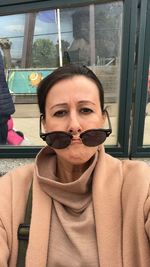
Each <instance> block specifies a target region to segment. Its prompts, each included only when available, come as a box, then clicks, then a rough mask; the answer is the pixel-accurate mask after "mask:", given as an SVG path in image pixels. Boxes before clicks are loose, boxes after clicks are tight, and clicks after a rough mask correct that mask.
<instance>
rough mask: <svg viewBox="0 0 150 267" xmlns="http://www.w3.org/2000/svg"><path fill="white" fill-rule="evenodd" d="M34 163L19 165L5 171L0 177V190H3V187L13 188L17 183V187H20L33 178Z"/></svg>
mask: <svg viewBox="0 0 150 267" xmlns="http://www.w3.org/2000/svg"><path fill="white" fill-rule="evenodd" d="M33 172H34V164H33V163H30V164H26V165H23V166H19V167H17V168H15V169H12V170H11V171H9V172H7V173H6V174H5V175H3V176H2V177H0V192H3V190H4V189H5V188H7V190H8V188H9V187H11V188H12V189H13V188H14V185H15V184H17V188H19V187H20V186H21V187H22V186H23V185H25V184H28V183H30V181H31V180H32V178H33Z"/></svg>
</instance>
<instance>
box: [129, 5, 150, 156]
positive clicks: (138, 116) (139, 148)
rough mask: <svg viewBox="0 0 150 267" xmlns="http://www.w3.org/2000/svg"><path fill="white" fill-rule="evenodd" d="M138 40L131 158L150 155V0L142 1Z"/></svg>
mask: <svg viewBox="0 0 150 267" xmlns="http://www.w3.org/2000/svg"><path fill="white" fill-rule="evenodd" d="M138 40H139V41H138V46H137V50H138V51H137V55H138V58H137V70H136V79H135V84H136V86H135V105H134V107H133V114H134V117H133V127H132V137H131V153H130V157H131V158H133V157H150V144H149V146H143V135H144V122H145V103H146V98H147V77H148V69H149V62H150V1H148V0H141V3H140V28H139V38H138ZM143 40H144V41H143Z"/></svg>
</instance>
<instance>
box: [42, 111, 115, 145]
mask: <svg viewBox="0 0 150 267" xmlns="http://www.w3.org/2000/svg"><path fill="white" fill-rule="evenodd" d="M105 113H106V115H107V119H108V127H109V128H108V129H90V130H87V131H85V132H83V133H81V134H80V136H79V137H80V139H81V140H82V143H83V144H84V145H86V146H89V147H94V146H98V145H100V144H102V143H103V142H104V141H105V140H106V138H107V137H108V136H109V135H110V134H111V133H112V127H111V122H110V119H109V115H108V112H107V110H105ZM42 119H43V114H41V115H40V137H41V138H42V139H43V141H45V142H46V143H47V145H49V146H50V147H52V148H56V149H63V148H66V147H68V146H69V145H70V144H71V140H72V138H73V135H72V134H71V133H67V132H63V131H54V132H49V133H42Z"/></svg>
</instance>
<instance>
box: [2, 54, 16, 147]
mask: <svg viewBox="0 0 150 267" xmlns="http://www.w3.org/2000/svg"><path fill="white" fill-rule="evenodd" d="M14 112H15V107H14V103H13V100H12V96H11V94H10V92H9V88H8V85H7V82H6V78H5V72H4V65H3V58H2V55H1V52H0V145H5V144H6V143H7V133H8V125H7V122H8V120H9V118H10V115H12V114H13V113H14Z"/></svg>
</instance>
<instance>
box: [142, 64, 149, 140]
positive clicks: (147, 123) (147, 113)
mask: <svg viewBox="0 0 150 267" xmlns="http://www.w3.org/2000/svg"><path fill="white" fill-rule="evenodd" d="M149 133H150V65H149V72H148V81H147V100H146V112H145V126H144V137H143V145H150V137H149Z"/></svg>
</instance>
